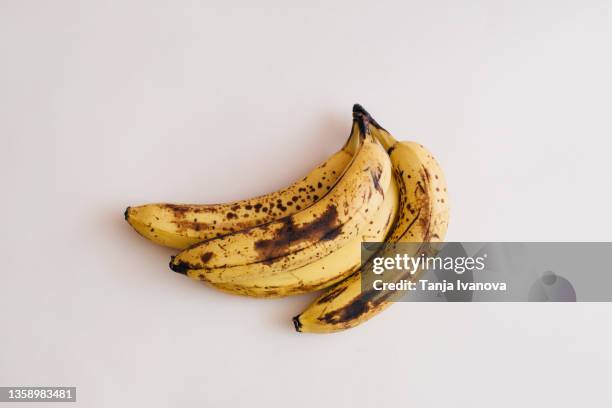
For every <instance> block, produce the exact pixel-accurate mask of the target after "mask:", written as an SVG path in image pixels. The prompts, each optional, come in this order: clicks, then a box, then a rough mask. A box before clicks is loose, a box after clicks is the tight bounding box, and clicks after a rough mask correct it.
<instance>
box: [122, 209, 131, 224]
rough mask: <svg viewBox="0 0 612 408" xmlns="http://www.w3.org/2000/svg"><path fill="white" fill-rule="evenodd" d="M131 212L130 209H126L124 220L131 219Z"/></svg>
mask: <svg viewBox="0 0 612 408" xmlns="http://www.w3.org/2000/svg"><path fill="white" fill-rule="evenodd" d="M129 212H130V207H128V208H126V209H125V212H124V213H123V218H125V220H126V221H127V219H128V217H129V215H128V214H129Z"/></svg>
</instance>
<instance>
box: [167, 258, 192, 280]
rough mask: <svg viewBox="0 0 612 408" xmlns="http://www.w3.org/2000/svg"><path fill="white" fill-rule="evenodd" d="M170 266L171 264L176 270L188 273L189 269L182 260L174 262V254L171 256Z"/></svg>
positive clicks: (184, 273) (171, 267)
mask: <svg viewBox="0 0 612 408" xmlns="http://www.w3.org/2000/svg"><path fill="white" fill-rule="evenodd" d="M168 266H170V269H172V270H173V271H174V272H176V273H180V274H183V275H187V270H188V269H189V268H188V267H187V266H186V265H185V264H183V263H181V262H179V263H174V256H171V257H170V263H169V264H168Z"/></svg>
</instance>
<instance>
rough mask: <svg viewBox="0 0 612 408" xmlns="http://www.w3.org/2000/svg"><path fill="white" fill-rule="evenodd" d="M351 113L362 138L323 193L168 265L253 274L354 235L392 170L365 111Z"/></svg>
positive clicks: (327, 249)
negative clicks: (292, 210)
mask: <svg viewBox="0 0 612 408" xmlns="http://www.w3.org/2000/svg"><path fill="white" fill-rule="evenodd" d="M353 116H354V119H353V132H358V133H359V134H360V139H362V140H363V142H362V145H361V147H360V148H359V150H358V152H357V154H356V155H355V157H354V158H353V160H352V162H351V164H350V165H349V167H348V168H347V170H346V172H345V173H344V174H343V175H342V177H341V178H340V179H339V180H338V182H337V183H336V184H335V185H334V186H333V187H332V188H331V190H330V191H329V193H328V194H327V195H325V196H324V197H323V198H322V199H320V200H319V201H318V202H317V203H315V204H313V205H312V206H311V207H309V208H307V209H305V210H302V211H300V212H298V213H296V214H293V215H291V216H287V217H284V218H281V219H279V220H277V221H272V222H270V223H268V224H264V225H261V226H256V227H252V228H248V229H244V230H242V231H238V232H236V233H232V234H229V235H225V236H222V237H218V238H212V239H209V240H206V241H203V242H201V243H199V244H197V245H194V246H193V247H191V248H188V249H186V250H184V251H182V252H180V253H179V254H178V255H177V256H176V257H174V258H173V259H172V261H171V262H170V267H171V269H172V270H174V271H176V272H180V273H186V272H187V271H188V270H190V269H217V268H224V269H226V268H232V267H235V266H248V270H249V271H250V272H251V273H252V274H253V276H255V275H256V274H258V273H268V272H274V271H280V270H283V269H285V270H287V269H289V270H290V269H295V268H298V267H300V266H303V265H306V264H308V263H310V262H312V261H314V260H316V259H319V258H321V257H324V256H327V255H328V254H330V253H331V252H333V251H335V250H338V249H339V248H341V247H343V246H344V245H346V244H347V243H348V242H349V241H350V240H351V239H352V238H354V237H356V236H358V235H359V233H360V231H363V230H364V229H365V228H366V226H367V224H368V222H369V221H368V220H369V216H370V214H372V213H375V212H377V211H378V210H379V208H380V207H381V205H382V204H383V199H384V192H385V191H386V190H387V189H388V188H389V184H390V182H391V178H392V176H391V163H390V160H389V156H388V155H387V154H386V152H385V150H384V148H383V147H382V146H381V145H380V143H379V142H378V141H377V140H376V139H374V137H373V136H372V135H371V134H370V131H369V129H370V127H369V126H368V119H369V116H365V115H363V112H361V111H360V110H357V111H354V112H353ZM241 273H242V272H241Z"/></svg>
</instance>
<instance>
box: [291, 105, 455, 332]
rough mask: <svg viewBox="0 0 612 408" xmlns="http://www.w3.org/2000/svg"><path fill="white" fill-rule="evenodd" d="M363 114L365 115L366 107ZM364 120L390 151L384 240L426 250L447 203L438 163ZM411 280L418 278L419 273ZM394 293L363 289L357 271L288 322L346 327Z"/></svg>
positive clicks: (437, 235) (441, 227) (314, 328)
mask: <svg viewBox="0 0 612 408" xmlns="http://www.w3.org/2000/svg"><path fill="white" fill-rule="evenodd" d="M363 114H364V115H367V116H369V115H368V114H367V112H365V111H364V113H363ZM368 122H369V123H370V126H371V127H372V129H371V132H372V133H373V134H375V135H376V137H377V138H378V139H379V140H380V142H381V143H382V144H383V146H384V147H385V148H386V149H387V151H388V153H389V156H390V158H391V162H392V164H393V172H394V179H395V181H396V182H397V184H398V187H399V191H400V209H399V215H398V221H397V222H396V224H395V226H394V227H393V231H392V232H391V233H390V235H389V238H388V240H387V241H388V242H416V243H424V244H423V245H422V246H421V249H426V248H427V244H426V243H427V242H438V241H442V240H443V239H444V236H445V234H446V230H447V227H448V215H449V207H448V197H447V191H446V182H445V179H444V175H443V173H442V170H441V169H440V166H439V165H438V163H437V161H436V160H435V159H434V157H433V156H432V155H431V153H429V152H428V151H427V150H426V149H425V148H424V147H423V146H422V145H419V144H417V143H414V142H397V141H396V140H395V139H394V138H393V137H392V136H391V135H390V134H389V133H388V132H386V131H385V130H384V129H383V128H381V127H380V126H379V125H378V124H377V123H376V121H374V120H373V119H371V118H370V120H369V121H368ZM419 251H420V249H419ZM405 278H407V277H405ZM412 279H418V274H415V275H414V276H413V277H412ZM394 295H395V293H392V292H383V291H375V290H373V289H370V290H366V291H362V288H361V273H360V272H356V273H354V274H353V275H351V276H350V277H349V278H347V279H346V280H344V281H342V282H340V283H339V284H338V285H337V286H335V287H333V288H331V289H330V290H329V291H328V292H327V293H324V294H323V295H321V296H320V297H319V298H318V299H316V300H315V301H314V302H313V303H312V304H311V305H310V306H309V307H308V308H307V309H306V310H304V311H303V312H302V313H301V314H300V315H298V316H296V317H294V318H293V322H294V325H295V328H296V330H297V331H300V332H312V333H328V332H335V331H340V330H345V329H348V328H352V327H355V326H357V325H359V324H360V323H362V322H364V321H366V320H368V319H370V318H371V317H372V316H374V315H376V314H377V313H379V312H381V311H382V310H384V309H385V308H386V307H388V306H389V305H391V304H392V302H391V300H392V298H393V296H394Z"/></svg>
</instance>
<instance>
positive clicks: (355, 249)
mask: <svg viewBox="0 0 612 408" xmlns="http://www.w3.org/2000/svg"><path fill="white" fill-rule="evenodd" d="M398 207H399V196H398V189H397V186H396V184H395V182H392V183H390V184H389V188H388V189H387V191H386V192H385V198H384V202H383V206H382V208H381V209H380V211H378V212H377V213H375V214H372V216H371V217H370V221H369V222H368V225H367V229H365V230H363V231H360V233H359V234H358V236H356V237H354V238H352V239H351V240H350V242H348V243H347V244H346V245H344V246H343V247H341V248H340V249H338V250H336V251H334V252H332V253H331V254H329V255H327V256H325V257H322V258H320V259H317V260H316V261H314V262H312V263H309V264H307V265H304V266H302V267H299V268H297V269H293V270H283V271H279V272H273V273H262V274H257V275H255V276H253V275H252V274H249V273H248V266H247V267H242V266H238V267H235V268H231V269H238V271H236V270H231V271H228V270H227V269H225V270H223V269H221V270H214V269H213V270H206V269H195V270H189V271H188V272H187V275H188V276H189V277H190V278H192V279H196V280H204V281H206V282H208V283H210V284H211V285H212V286H214V287H216V288H218V289H221V290H223V291H225V292H230V293H233V294H239V295H246V296H255V297H283V296H289V295H296V294H300V293H305V292H312V291H315V290H319V289H323V288H326V287H329V286H331V285H333V284H335V283H337V282H339V281H341V280H343V279H344V278H346V277H347V276H349V275H350V274H352V273H353V272H355V271H356V270H357V269H358V268H359V266H360V264H361V243H362V241H370V242H380V241H384V239H385V237H386V236H387V234H388V232H389V231H390V230H391V227H392V225H393V224H394V223H395V217H396V215H397V210H398Z"/></svg>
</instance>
